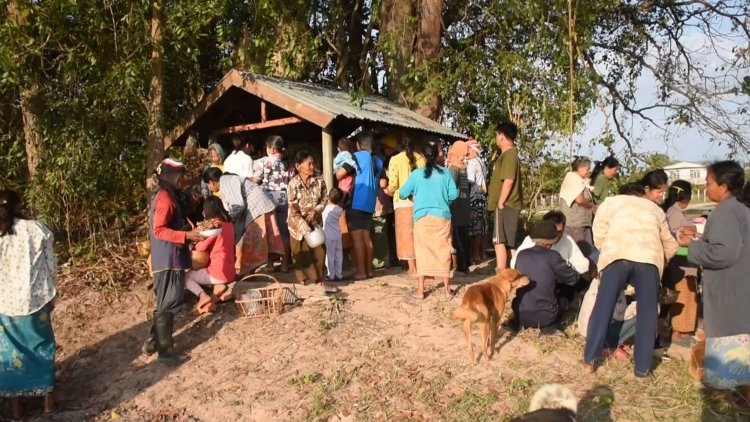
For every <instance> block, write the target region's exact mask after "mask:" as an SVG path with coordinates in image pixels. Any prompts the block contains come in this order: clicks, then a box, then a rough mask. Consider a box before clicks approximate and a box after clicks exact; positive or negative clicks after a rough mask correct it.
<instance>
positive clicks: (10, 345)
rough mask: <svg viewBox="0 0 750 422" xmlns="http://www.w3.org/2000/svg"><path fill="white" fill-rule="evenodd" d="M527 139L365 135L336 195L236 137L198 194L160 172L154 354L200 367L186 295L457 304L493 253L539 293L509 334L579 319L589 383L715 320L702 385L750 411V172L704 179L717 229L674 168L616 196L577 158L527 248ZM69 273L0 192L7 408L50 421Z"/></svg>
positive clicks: (299, 164)
mask: <svg viewBox="0 0 750 422" xmlns="http://www.w3.org/2000/svg"><path fill="white" fill-rule="evenodd" d="M517 137H518V129H517V127H516V126H515V125H514V124H512V123H507V122H506V123H501V124H499V125H498V126H497V127H496V130H495V144H496V146H497V152H498V153H499V154H496V155H495V157H494V158H493V159H491V162H490V163H487V162H485V161H484V159H483V157H484V156H485V154H484V153H483V150H482V146H481V145H480V144H479V143H478V142H477V141H476V140H474V139H469V140H467V141H463V140H458V141H455V142H453V143H452V144H451V145H450V147H449V148H447V150H444V148H443V144H442V143H441V141H440V140H439V139H413V138H411V137H408V136H401V139H399V140H397V139H396V138H394V137H392V136H384V137H381V138H378V139H374V138H373V135H372V134H371V133H369V132H367V131H361V132H359V133H357V134H356V135H354V136H353V137H351V138H349V137H347V138H342V139H341V140H339V141H338V144H337V146H338V154H337V155H336V157H335V159H334V161H333V168H332V169H331V170H332V173H333V175H334V177H335V182H334V184H335V186H327V185H326V182H325V181H324V179H323V177H322V176H321V174H320V172H319V164H320V163H316V162H315V155H314V154H313V152H312V151H310V150H308V149H306V148H304V147H303V148H301V149H299V150H297V151H295V152H294V153H293V154H289V153H288V152H287V148H286V145H285V142H284V140H283V139H282V138H281V137H280V136H270V137H268V138H267V139H266V142H265V154H264V155H263V156H262V157H253V154H254V151H253V148H252V145H251V144H250V143H249V142H248V140H247V138H243V137H240V136H237V137H235V138H234V139H233V145H232V146H233V151H232V152H231V153H230V154H226V153H225V151H224V149H223V148H222V146H221V145H219V144H217V143H213V144H211V145H210V146H209V148H208V155H207V158H208V163H207V164H205V167H204V168H203V169H202V174H201V177H200V180H198V181H196V184H194V185H191V186H186V184H188V183H186V180H185V175H186V172H187V169H186V166H185V165H184V164H183V163H182V162H180V161H177V160H173V159H166V160H164V161H163V162H162V163H161V164H160V166H159V168H158V170H157V174H156V178H157V180H158V187H157V189H156V191H155V193H154V195H153V198H152V201H151V204H150V209H149V227H150V230H149V234H150V253H151V256H150V269H151V272H152V274H153V291H154V294H155V298H156V309H155V310H154V313H153V318H152V326H151V329H150V331H149V334H148V338H147V339H146V341H145V342H144V344H143V347H142V351H143V353H144V354H146V355H152V354H156V355H157V356H158V360H159V361H161V362H164V363H167V364H179V363H181V362H183V361H184V360H185V359H186V356H185V355H184V354H182V353H179V352H177V351H175V348H174V344H173V341H172V334H173V329H174V317H175V315H176V314H177V313H178V312H179V311H180V309H181V308H182V307H183V304H184V296H185V290H187V291H189V292H190V293H192V294H193V295H195V296H196V298H197V306H196V309H197V311H198V312H199V313H207V312H210V311H211V310H212V309H214V307H215V306H216V305H217V304H218V303H221V302H226V301H229V300H231V299H232V297H231V295H230V294H229V289H228V286H229V284H231V283H232V282H234V281H236V280H238V279H240V278H241V277H243V276H244V275H247V274H252V273H255V272H258V271H282V272H287V271H289V270H293V272H294V277H295V279H296V281H297V282H299V283H303V284H307V283H318V284H323V285H325V286H327V287H331V286H335V285H336V283H337V282H340V281H343V280H351V281H359V280H365V279H367V278H370V277H373V275H374V270H376V269H378V268H381V267H383V266H386V265H392V266H396V265H402V266H403V268H404V269H405V272H404V274H403V276H404V277H406V278H408V279H410V280H414V281H416V288H415V290H414V291H413V292H411V293H410V294H409V300H417V301H419V300H423V299H424V298H425V296H426V294H427V291H426V290H425V282H426V280H427V279H434V280H438V281H440V282H442V284H443V286H444V293H445V296H446V297H447V298H449V299H450V298H452V297H453V296H454V295H455V289H453V288H452V287H451V280H452V278H453V277H454V276H455V275H456V274H468V273H469V271H470V267H471V265H472V264H473V263H476V262H482V261H485V259H486V257H485V249H486V248H485V245H487V244H488V241H491V243H492V245H494V251H495V267H496V271H498V272H500V271H502V270H503V269H505V268H509V267H511V268H516V269H517V270H518V271H520V272H521V273H522V274H524V275H526V276H527V277H528V278H529V280H530V283H529V284H528V285H526V286H524V287H522V288H520V289H519V290H518V291H517V292H516V296H515V298H514V299H513V301H512V310H513V320H512V321H511V326H512V327H513V328H515V329H523V328H539V329H541V330H542V333H544V334H557V333H559V331H558V328H559V325H560V323H561V322H562V320H563V316H564V315H565V314H566V311H568V312H569V311H571V310H574V311H578V319H577V324H578V333H579V334H580V335H581V336H582V337H583V338H585V348H584V356H583V368H584V370H586V371H594V370H595V368H596V366H597V365H598V364H599V362H600V361H601V359H603V358H607V357H614V358H628V357H629V356H630V355H631V354H632V356H633V359H634V363H635V369H634V373H635V376H636V377H646V376H648V375H649V374H650V373H651V371H652V363H653V362H652V360H653V352H654V348H655V344H656V341H657V337H658V327H659V317H660V316H661V317H663V319H666V320H667V321H668V322H669V326H670V327H671V330H672V335H671V339H672V341H673V342H682V343H683V344H686V345H689V344H690V341H691V339H692V336H693V335H694V334H695V333H696V331H697V330H698V329H699V311H700V309H701V307H702V309H703V329H704V330H705V334H706V338H707V347H706V360H705V379H704V381H705V382H706V384H707V385H710V386H713V387H716V388H724V389H726V388H735V387H739V388H740V389H741V392H742V393H743V394H744V397H745V398H746V399H750V388H749V387H748V386H749V385H750V311H748V309H750V308H749V307H748V306H747V302H748V300H749V299H750V282H749V281H748V278H747V274H750V261H748V260H747V259H743V258H744V257H747V256H750V188H748V186H750V185H749V184H747V183H746V181H745V175H744V170H743V168H742V167H741V166H740V165H739V164H737V163H736V162H733V161H722V162H717V163H714V164H712V165H710V166H709V167H708V176H707V187H706V189H707V195H708V198H709V199H710V200H712V201H714V202H716V203H717V204H718V205H717V206H716V209H715V210H714V211H713V212H712V214H711V216H710V218H708V219H707V220H706V218H705V217H701V218H698V219H691V218H688V217H687V216H686V213H685V210H686V208H687V207H688V205H689V203H690V201H691V196H692V191H693V187H692V186H691V185H690V183H688V182H686V181H681V180H677V181H673V182H672V183H671V185H670V184H669V180H668V177H667V174H666V173H665V172H664V170H661V169H654V170H651V171H649V172H648V173H646V174H645V175H644V176H643V177H642V178H641V180H639V181H638V182H635V183H628V184H624V185H622V186H619V188H617V189H616V185H617V184H618V183H617V182H616V176H617V173H618V170H619V167H620V164H619V162H618V161H617V160H616V159H615V158H614V157H608V158H606V159H604V160H602V161H600V162H596V163H592V161H591V160H590V159H588V158H586V157H577V158H576V159H575V160H574V161H573V162H572V163H571V167H570V171H569V172H568V173H567V174H566V175H565V177H564V180H563V181H562V184H561V189H560V192H559V197H560V203H559V204H558V205H559V207H558V209H556V210H552V211H549V212H547V213H546V214H545V215H544V216H543V217H542V218H541V220H540V221H539V222H537V223H536V224H535V225H534V226H533V228H532V229H531V230H530V233H529V235H528V236H523V229H522V221H521V220H522V218H521V215H522V209H523V199H524V197H523V182H522V171H523V170H522V165H521V160H520V158H519V152H518V149H517V147H516V139H517ZM592 164H594V165H593V169H592ZM186 192H187V194H186ZM196 202H197V204H198V205H196V204H195V203H196ZM191 204H192V206H191ZM191 210H192V211H191ZM199 220H200V221H199ZM200 254H203V255H200ZM191 255H192V256H191ZM198 256H203V257H204V259H199V258H198ZM347 258H348V259H347ZM347 261H349V262H351V271H345V268H346V265H345V262H347ZM277 264H278V265H277ZM55 265H56V264H55V258H54V252H53V250H52V234H51V233H50V231H49V230H48V229H47V228H46V227H45V226H44V225H43V224H42V223H40V222H37V221H33V220H26V219H23V218H22V217H21V214H20V199H19V196H18V195H17V194H16V193H15V192H11V191H2V192H0V268H2V270H3V271H1V272H0V364H1V365H2V368H0V370H2V371H4V372H3V376H2V378H0V396H14V397H16V396H20V395H43V396H45V397H47V400H46V401H45V406H46V408H47V410H51V409H52V408H53V406H54V404H53V402H52V400H51V395H50V393H51V391H52V388H53V385H54V370H53V364H54V353H55V345H54V336H53V333H52V328H51V325H50V318H51V316H50V315H51V311H52V307H53V303H54V298H55V296H56V290H55V273H56V266H55ZM8 274H14V276H12V277H9V276H8ZM701 290H702V294H699V292H700V291H701ZM665 291H666V292H671V291H676V293H675V295H674V296H675V298H674V300H673V301H671V302H669V301H665V300H660V298H662V299H663V296H664V293H665Z"/></svg>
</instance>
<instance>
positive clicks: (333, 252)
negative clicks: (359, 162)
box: [323, 187, 344, 281]
mask: <svg viewBox="0 0 750 422" xmlns="http://www.w3.org/2000/svg"><path fill="white" fill-rule="evenodd" d="M343 196H344V194H343V192H342V191H341V189H339V188H336V187H334V188H332V189H331V191H330V192H329V193H328V205H326V207H325V209H323V231H324V232H325V235H326V268H328V279H329V280H334V281H341V263H342V261H343V260H344V250H343V249H342V247H341V225H340V224H339V221H340V220H341V215H342V214H343V213H344V209H343V208H341V207H340V206H339V203H340V202H341V199H342V198H343Z"/></svg>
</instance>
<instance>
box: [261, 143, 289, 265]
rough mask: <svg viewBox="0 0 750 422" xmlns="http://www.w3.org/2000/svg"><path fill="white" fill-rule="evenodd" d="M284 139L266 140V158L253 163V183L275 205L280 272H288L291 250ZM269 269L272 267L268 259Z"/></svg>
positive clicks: (287, 175)
mask: <svg viewBox="0 0 750 422" xmlns="http://www.w3.org/2000/svg"><path fill="white" fill-rule="evenodd" d="M284 150H285V146H284V139H283V138H282V137H281V136H278V135H272V136H269V137H268V139H266V156H265V157H263V158H261V159H259V160H255V161H254V162H253V181H254V182H255V183H257V184H259V185H260V186H261V187H262V188H263V190H264V191H265V192H266V193H267V194H268V195H269V196H270V197H271V199H273V202H274V203H275V204H276V221H278V224H279V230H280V231H281V238H282V239H283V241H284V255H283V256H282V257H281V271H283V272H287V271H288V270H289V262H290V260H291V250H290V249H289V228H288V227H287V224H286V219H287V216H288V214H289V206H288V200H287V194H286V189H287V186H288V185H289V178H290V177H291V175H290V172H289V170H288V169H287V163H286V162H285V160H284ZM269 267H273V263H272V262H271V258H269Z"/></svg>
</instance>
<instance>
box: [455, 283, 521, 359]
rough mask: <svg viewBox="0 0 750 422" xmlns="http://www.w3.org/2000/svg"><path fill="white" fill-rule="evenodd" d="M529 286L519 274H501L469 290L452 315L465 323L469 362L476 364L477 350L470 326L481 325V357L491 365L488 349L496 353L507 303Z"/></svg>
mask: <svg viewBox="0 0 750 422" xmlns="http://www.w3.org/2000/svg"><path fill="white" fill-rule="evenodd" d="M527 284H529V279H528V278H526V277H525V276H523V275H522V274H521V273H519V272H518V271H516V270H511V269H506V270H502V271H501V272H500V273H498V275H496V276H495V277H493V278H492V279H490V280H488V281H487V282H485V283H481V284H477V285H474V286H471V287H469V289H468V290H466V293H465V294H464V298H463V300H462V301H461V306H460V307H459V308H458V309H456V310H455V311H454V312H453V316H452V318H453V319H462V320H464V337H465V338H466V343H467V344H468V345H469V361H470V362H471V363H474V347H473V345H472V343H471V326H472V325H473V324H474V323H475V322H481V323H482V331H481V335H482V355H483V356H484V359H485V361H489V359H490V355H489V354H488V353H487V348H488V347H489V348H491V349H493V350H491V352H492V353H494V345H495V337H496V336H497V331H498V330H499V329H500V318H502V316H503V311H504V310H505V303H506V302H507V301H508V300H512V298H513V297H514V296H515V292H516V289H518V288H519V287H523V286H525V285H527Z"/></svg>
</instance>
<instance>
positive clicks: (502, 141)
mask: <svg viewBox="0 0 750 422" xmlns="http://www.w3.org/2000/svg"><path fill="white" fill-rule="evenodd" d="M516 136H518V128H517V127H516V125H515V124H513V123H511V122H503V123H500V124H499V125H497V127H496V128H495V142H496V143H497V146H498V148H499V149H500V152H501V154H500V156H499V157H498V158H497V159H496V160H495V164H494V167H493V171H492V178H491V179H490V186H489V190H488V194H489V198H488V200H487V211H489V212H494V214H495V218H494V220H495V224H494V229H493V232H492V242H493V243H494V245H495V256H496V257H497V263H496V267H497V270H498V271H499V270H502V269H505V268H508V258H509V256H508V249H510V253H511V256H512V255H513V254H515V252H516V246H518V245H517V242H518V240H517V237H518V226H519V220H520V217H521V208H522V206H523V187H522V186H521V162H520V160H519V159H518V149H517V148H516V143H515V142H516Z"/></svg>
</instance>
